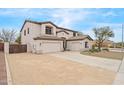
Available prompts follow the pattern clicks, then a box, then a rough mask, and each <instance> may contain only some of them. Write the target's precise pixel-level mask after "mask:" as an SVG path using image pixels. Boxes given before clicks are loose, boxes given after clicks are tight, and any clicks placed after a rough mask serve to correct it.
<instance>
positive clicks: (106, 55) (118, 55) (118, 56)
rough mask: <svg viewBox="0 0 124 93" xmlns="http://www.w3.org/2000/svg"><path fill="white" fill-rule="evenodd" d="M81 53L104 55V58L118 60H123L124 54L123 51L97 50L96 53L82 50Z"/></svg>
mask: <svg viewBox="0 0 124 93" xmlns="http://www.w3.org/2000/svg"><path fill="white" fill-rule="evenodd" d="M81 54H84V55H89V56H96V57H103V58H110V59H117V60H122V59H123V56H124V53H121V52H107V51H102V52H96V53H91V52H81Z"/></svg>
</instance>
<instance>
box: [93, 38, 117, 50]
mask: <svg viewBox="0 0 124 93" xmlns="http://www.w3.org/2000/svg"><path fill="white" fill-rule="evenodd" d="M96 42H97V41H96V40H94V44H96ZM114 46H115V44H114V41H111V40H105V41H104V42H103V44H102V47H108V48H110V47H114Z"/></svg>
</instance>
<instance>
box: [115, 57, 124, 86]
mask: <svg viewBox="0 0 124 93" xmlns="http://www.w3.org/2000/svg"><path fill="white" fill-rule="evenodd" d="M123 70H124V57H123V60H122V62H121V64H120V66H119V68H118V72H117V75H116V77H115V80H114V82H113V85H124V78H123V77H124V71H123Z"/></svg>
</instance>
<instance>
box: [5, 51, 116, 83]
mask: <svg viewBox="0 0 124 93" xmlns="http://www.w3.org/2000/svg"><path fill="white" fill-rule="evenodd" d="M7 59H8V63H9V66H10V71H11V75H12V81H13V84H40V85H45V84H52V85H53V84H54V85H56V84H58V85H61V84H64V85H67V84H112V83H113V80H114V79H115V75H116V73H115V72H114V71H110V70H106V69H102V68H98V67H93V66H89V65H85V64H83V63H77V62H72V61H70V60H67V59H64V58H58V57H55V56H51V55H50V54H41V55H37V54H31V53H20V54H9V55H7Z"/></svg>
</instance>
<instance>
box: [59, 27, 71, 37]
mask: <svg viewBox="0 0 124 93" xmlns="http://www.w3.org/2000/svg"><path fill="white" fill-rule="evenodd" d="M61 30H62V29H57V31H61ZM64 31H66V32H67V33H69V34H66V33H64V32H60V33H58V34H57V36H58V37H66V38H67V39H68V38H70V37H73V32H71V31H68V30H64ZM63 33H64V35H63Z"/></svg>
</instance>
